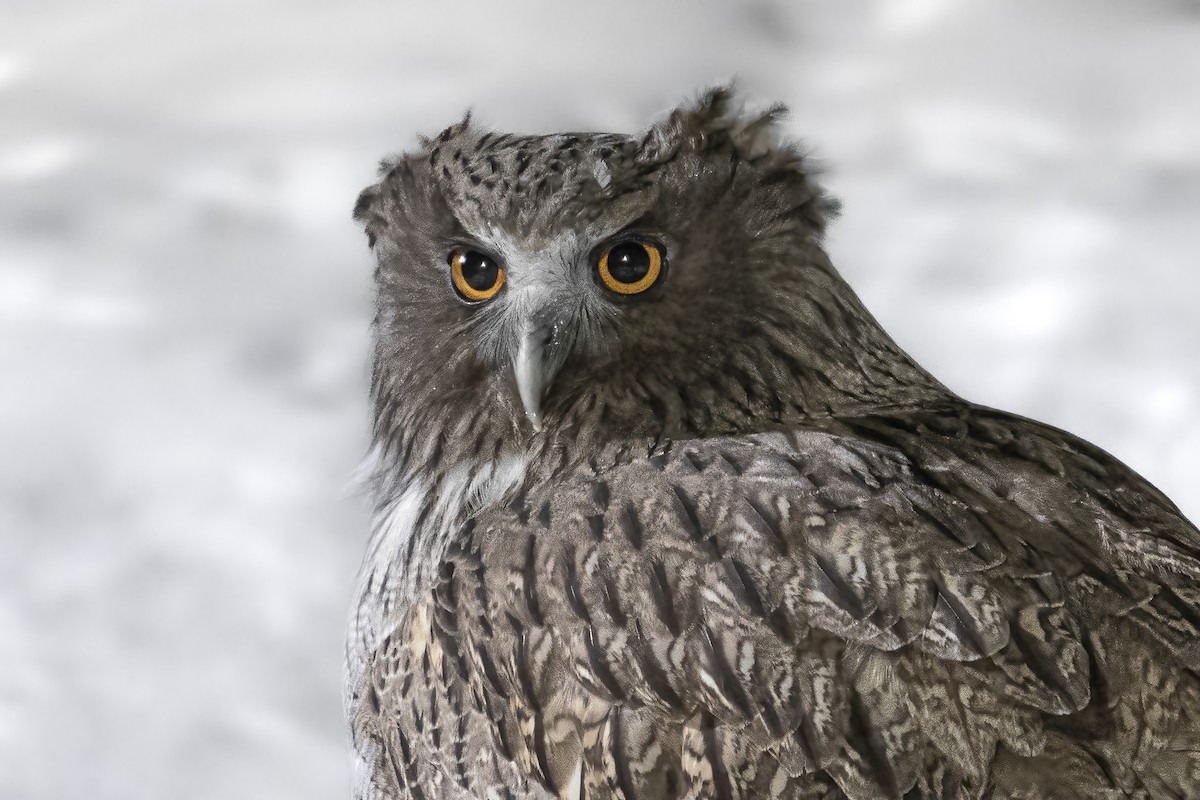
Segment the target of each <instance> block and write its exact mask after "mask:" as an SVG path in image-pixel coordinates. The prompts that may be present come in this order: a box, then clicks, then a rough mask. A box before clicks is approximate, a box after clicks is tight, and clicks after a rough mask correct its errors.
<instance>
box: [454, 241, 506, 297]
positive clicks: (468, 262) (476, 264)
mask: <svg viewBox="0 0 1200 800" xmlns="http://www.w3.org/2000/svg"><path fill="white" fill-rule="evenodd" d="M446 261H447V262H448V263H449V264H450V280H451V282H452V283H453V284H454V290H455V291H456V292H458V294H459V296H460V297H461V298H462V299H464V300H466V301H468V302H471V303H478V302H480V301H482V300H490V299H491V298H493V297H495V296H496V292H498V291H500V287H501V286H503V285H504V270H503V269H502V268H501V266H500V265H499V264H497V263H496V261H495V260H494V259H492V258H491V257H490V256H486V255H484V254H483V253H481V252H479V251H478V250H467V249H465V248H460V249H456V250H452V251H450V255H449V257H447V259H446Z"/></svg>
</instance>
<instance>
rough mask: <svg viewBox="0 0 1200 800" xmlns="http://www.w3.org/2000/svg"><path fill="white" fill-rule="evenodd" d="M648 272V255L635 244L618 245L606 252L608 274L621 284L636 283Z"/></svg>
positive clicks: (642, 247) (642, 248)
mask: <svg viewBox="0 0 1200 800" xmlns="http://www.w3.org/2000/svg"><path fill="white" fill-rule="evenodd" d="M649 271H650V253H649V252H647V251H646V248H645V247H644V246H642V245H640V244H638V243H637V242H628V243H626V244H619V245H617V246H616V247H614V248H613V249H612V250H610V251H608V272H609V274H610V275H612V276H613V278H614V279H615V280H618V281H620V282H621V283H637V282H638V281H640V280H641V279H642V278H644V277H646V273H647V272H649Z"/></svg>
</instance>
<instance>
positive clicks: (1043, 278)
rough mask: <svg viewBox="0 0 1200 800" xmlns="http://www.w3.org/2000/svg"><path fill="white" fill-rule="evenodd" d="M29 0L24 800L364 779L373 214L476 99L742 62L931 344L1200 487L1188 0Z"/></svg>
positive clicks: (9, 376) (596, 104)
mask: <svg viewBox="0 0 1200 800" xmlns="http://www.w3.org/2000/svg"><path fill="white" fill-rule="evenodd" d="M18 5H20V6H21V8H20V10H17V9H16V8H14V6H18ZM251 9H252V11H251ZM568 9H569V10H568ZM0 13H2V16H3V23H2V24H0V797H4V798H14V800H18V799H20V798H84V797H86V798H96V799H104V798H113V799H114V800H115V799H117V798H120V799H121V800H137V799H138V798H159V797H173V798H179V799H180V800H186V799H188V798H274V797H281V798H282V797H288V798H308V797H311V798H318V797H322V798H329V797H340V796H345V793H346V789H345V787H346V769H345V759H344V755H343V747H344V741H343V728H342V722H341V718H340V709H339V699H338V694H339V687H338V682H339V658H340V656H339V652H340V639H341V634H342V625H343V620H344V616H345V614H344V610H345V607H346V603H347V597H348V593H349V588H350V584H351V580H352V576H353V572H354V569H355V567H356V564H357V560H358V558H359V556H360V553H361V550H362V547H363V543H364V538H365V533H366V531H365V526H364V524H363V519H362V517H363V512H362V510H361V509H359V508H358V507H356V506H355V505H354V504H353V503H349V502H346V501H344V500H342V499H341V498H340V496H339V493H340V491H341V487H342V485H343V483H344V477H345V476H346V474H347V473H348V472H349V470H350V468H351V466H352V464H353V463H354V461H355V459H356V457H357V456H358V454H359V452H360V451H361V449H362V447H363V430H364V415H365V407H364V403H363V399H362V396H363V386H364V380H365V378H364V372H365V367H364V361H365V342H366V337H365V328H366V322H367V318H368V307H369V303H370V295H369V286H368V280H367V279H368V274H369V269H370V266H369V263H368V254H367V250H366V247H365V243H364V241H363V239H362V237H361V235H360V233H359V232H358V231H357V230H356V229H355V227H354V226H353V225H352V224H351V222H350V220H349V215H348V210H349V207H350V205H351V203H352V201H353V198H354V196H355V194H356V192H357V190H358V188H360V187H361V186H362V185H364V184H366V183H367V182H368V181H369V180H370V179H371V177H372V174H373V170H374V163H375V160H376V159H377V157H378V156H380V155H381V154H383V153H384V152H386V151H390V150H396V149H401V148H404V147H406V146H408V145H410V144H411V143H412V142H413V141H414V138H415V135H416V133H417V132H434V131H436V130H438V129H439V128H440V127H441V126H443V125H444V124H446V123H447V122H449V121H451V120H453V119H454V118H456V117H457V116H458V115H459V114H460V113H461V112H462V111H463V109H464V108H466V107H467V106H468V105H473V106H474V107H475V109H476V113H477V115H478V118H479V119H481V120H484V121H486V122H488V123H490V124H492V125H494V126H496V127H498V128H511V129H516V130H526V131H549V130H554V129H561V128H573V129H597V128H600V129H614V130H633V129H636V128H637V127H639V126H640V125H641V124H642V123H643V122H644V121H645V120H646V118H647V117H648V116H649V115H651V114H653V113H655V112H658V111H660V110H661V109H663V108H665V107H667V106H668V105H669V104H671V103H672V102H674V101H675V100H676V99H677V98H679V97H680V96H682V95H684V94H687V93H690V92H691V91H693V90H694V89H695V88H697V87H699V86H701V85H703V84H705V83H709V82H712V81H715V80H720V79H723V78H725V77H728V76H731V75H735V74H736V75H738V76H740V77H741V79H742V83H743V85H744V86H745V88H746V89H747V90H748V91H749V92H751V93H752V94H753V95H754V96H756V97H759V98H763V99H776V98H778V99H782V100H785V101H787V102H789V103H790V104H791V105H792V107H793V109H794V112H795V113H794V119H793V122H792V127H793V130H794V132H795V133H797V134H799V135H802V136H803V137H805V138H806V139H807V141H808V142H809V143H810V144H811V145H812V147H813V148H814V150H815V151H816V153H817V154H818V155H819V156H820V157H821V158H822V159H823V160H824V161H825V162H826V163H827V165H828V167H829V170H830V172H829V176H828V181H829V183H830V184H831V185H832V187H833V189H834V190H835V192H836V193H838V194H840V195H841V196H842V197H843V198H844V199H845V201H846V214H845V217H844V218H843V220H842V221H841V222H839V223H838V224H837V226H836V228H835V229H834V231H833V234H832V238H831V241H830V248H831V250H832V252H833V256H834V260H835V262H836V263H838V264H839V265H840V267H841V269H842V270H843V272H844V273H845V274H846V275H847V277H848V278H849V279H850V280H851V282H852V283H853V284H854V285H855V286H856V287H857V288H858V289H859V290H860V292H861V294H862V295H863V297H864V299H865V300H866V302H867V304H868V305H869V306H870V307H871V308H873V309H874V310H875V311H876V312H877V314H878V316H879V317H880V318H881V319H882V320H883V322H884V323H885V325H886V326H887V327H888V328H889V329H890V330H892V331H893V332H894V333H895V334H896V336H897V338H898V339H899V340H900V342H901V343H902V344H904V345H905V346H907V347H908V348H909V349H910V350H911V351H912V352H914V354H915V355H916V356H917V357H918V359H919V360H921V361H922V362H924V363H925V364H926V365H927V366H929V367H930V368H931V369H932V370H933V371H934V372H935V373H936V374H938V375H939V376H941V377H942V378H943V379H944V380H945V381H946V382H947V383H948V384H949V385H950V386H951V387H953V388H954V389H956V390H958V391H960V392H961V393H962V394H964V395H966V396H968V397H970V398H972V399H976V400H979V401H982V402H986V403H988V404H991V405H995V406H999V407H1003V408H1008V409H1011V410H1015V411H1019V412H1021V413H1024V414H1028V415H1031V416H1035V417H1039V418H1042V419H1045V420H1048V421H1050V422H1053V423H1055V424H1057V425H1060V426H1063V427H1066V428H1069V429H1071V430H1074V431H1076V432H1078V433H1081V434H1083V435H1085V436H1086V437H1088V438H1091V439H1093V440H1094V441H1096V442H1098V443H1099V444H1101V445H1103V446H1104V447H1106V448H1108V449H1109V450H1111V451H1113V452H1114V453H1116V454H1117V455H1119V456H1120V457H1122V458H1123V459H1125V460H1126V461H1128V462H1129V463H1130V464H1132V465H1133V466H1134V467H1136V468H1137V469H1139V470H1141V471H1142V472H1143V473H1144V474H1145V475H1147V476H1148V477H1149V478H1150V479H1151V480H1153V481H1154V482H1155V483H1157V484H1158V485H1159V486H1160V487H1162V488H1163V489H1164V490H1166V491H1167V493H1168V494H1170V495H1171V496H1173V497H1174V498H1175V499H1176V501H1177V502H1178V503H1179V504H1180V506H1181V507H1183V508H1184V509H1185V511H1186V512H1187V513H1188V514H1189V515H1190V516H1191V517H1192V518H1193V519H1197V518H1200V490H1198V488H1197V487H1198V485H1200V355H1198V353H1200V313H1197V311H1196V306H1197V300H1198V299H1200V298H1198V295H1200V269H1198V268H1200V264H1198V263H1197V253H1200V145H1197V142H1200V103H1197V101H1196V98H1197V97H1200V6H1197V5H1196V3H1195V2H1194V0H1141V2H1138V3H1128V2H1125V3H1119V2H1115V1H1114V0H1108V1H1105V2H1102V1H1101V0H1055V2H1045V0H1037V1H1035V0H1021V1H1020V2H1012V1H1011V0H1010V1H1008V2H1002V1H1001V0H992V1H991V2H984V1H983V0H976V1H975V2H969V3H963V2H952V0H877V1H876V2H847V0H822V1H821V2H795V3H788V2H782V0H781V1H780V2H774V3H772V2H757V3H750V2H746V3H717V2H658V3H645V4H643V3H640V2H607V3H588V4H571V5H570V6H568V5H567V4H566V3H530V2H518V3H512V2H509V3H489V2H483V0H477V1H476V2H471V3H463V2H459V3H454V4H441V5H433V4H429V5H425V4H408V5H404V4H400V3H396V2H393V3H390V4H383V3H359V4H354V5H353V7H351V4H335V3H325V4H318V3H315V2H304V3H296V2H284V0H262V1H261V2H258V3H255V4H253V5H251V4H248V3H244V2H234V1H233V0H206V2H203V3H201V2H175V3H151V2H149V0H139V1H138V2H130V1H129V0H126V1H125V2H120V1H118V2H109V3H103V4H99V3H84V2H81V1H79V0H75V1H74V2H44V3H39V4H31V3H28V4H8V5H7V6H6V7H5V8H4V10H3V11H2V12H0Z"/></svg>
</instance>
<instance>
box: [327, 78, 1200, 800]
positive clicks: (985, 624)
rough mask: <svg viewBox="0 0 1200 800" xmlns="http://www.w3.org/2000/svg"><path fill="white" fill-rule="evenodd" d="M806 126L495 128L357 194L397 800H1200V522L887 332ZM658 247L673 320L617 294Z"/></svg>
mask: <svg viewBox="0 0 1200 800" xmlns="http://www.w3.org/2000/svg"><path fill="white" fill-rule="evenodd" d="M781 111H782V109H781V108H779V107H772V108H770V109H768V110H766V111H765V112H763V113H761V114H758V115H751V116H750V117H744V116H742V115H740V114H738V113H737V112H736V110H734V108H733V103H732V97H731V95H730V93H729V92H728V91H727V90H723V89H718V90H714V91H712V92H709V93H707V94H706V95H705V96H704V97H703V98H702V99H701V100H700V101H699V103H697V104H696V105H694V106H689V107H683V108H680V109H677V110H676V111H674V112H672V113H671V114H670V115H669V117H667V118H666V119H665V120H663V121H662V122H660V123H659V124H657V125H654V126H652V127H651V128H650V129H649V130H648V131H646V132H645V133H643V134H640V135H638V136H621V135H614V134H556V135H551V136H513V135H509V134H497V133H494V132H491V131H483V130H480V129H478V128H476V127H475V126H473V125H472V124H471V122H470V120H469V119H467V120H463V121H462V122H461V123H458V124H456V125H453V126H451V127H450V128H448V129H446V130H445V131H444V132H443V133H442V134H440V135H439V136H437V137H436V138H434V139H430V140H427V141H424V142H423V143H422V148H421V150H419V151H418V152H415V153H412V154H409V155H405V156H401V157H399V158H397V159H394V160H390V161H387V162H385V164H384V165H383V168H382V172H381V177H380V180H379V181H378V182H377V183H376V184H374V185H373V186H371V187H369V188H368V189H366V190H365V191H364V192H363V194H362V195H361V197H360V199H359V203H358V205H357V207H356V209H355V215H356V217H357V218H358V219H359V220H360V221H362V222H363V223H364V225H365V227H366V229H367V233H368V238H369V241H370V242H371V244H372V246H373V248H374V250H375V253H376V257H377V264H378V266H377V270H376V283H377V286H378V290H379V292H378V313H377V317H376V320H375V329H374V332H375V352H374V369H373V381H372V393H373V398H372V399H373V403H374V412H375V413H374V438H375V450H374V451H373V452H374V463H373V466H372V468H371V469H370V470H369V473H370V474H369V476H368V477H369V480H368V483H369V485H370V489H371V492H372V495H373V499H374V500H375V503H376V508H377V511H378V518H377V521H376V529H375V532H374V537H373V539H372V544H371V546H370V547H369V549H368V555H367V560H366V562H365V564H364V569H363V573H362V579H361V581H360V586H359V593H358V596H357V597H356V602H355V614H354V619H353V625H352V628H351V635H350V637H349V642H348V659H347V661H348V668H349V669H348V687H347V688H348V711H349V714H350V719H351V728H352V733H353V739H354V747H355V753H356V759H357V760H356V764H357V774H356V791H357V796H358V797H359V798H361V799H362V800H398V799H399V798H406V799H407V798H412V799H413V800H433V798H438V799H439V800H441V799H442V798H446V799H447V800H454V799H455V798H486V800H526V799H537V800H543V799H544V800H552V799H553V798H561V800H584V799H585V798H587V799H589V800H601V799H607V798H612V800H662V799H665V798H694V799H695V800H700V799H701V798H704V799H705V800H708V799H709V798H712V799H713V800H749V798H779V799H780V800H785V799H786V800H800V799H803V800H880V799H883V798H888V799H890V798H904V800H923V799H925V798H929V799H930V800H932V799H933V798H937V799H938V800H1042V799H1043V798H1062V799H1064V800H1066V799H1067V798H1080V799H1082V798H1107V799H1109V800H1130V799H1131V798H1137V799H1138V800H1184V799H1185V798H1196V797H1200V532H1198V531H1197V530H1196V528H1195V527H1193V526H1192V525H1191V524H1190V523H1188V522H1187V521H1186V520H1185V519H1183V517H1182V516H1181V515H1180V513H1179V511H1178V510H1177V509H1176V508H1175V507H1174V506H1173V505H1172V504H1171V502H1170V501H1169V500H1168V499H1167V498H1165V497H1163V496H1162V494H1160V493H1159V492H1158V491H1157V490H1155V489H1154V488H1153V487H1152V486H1150V485H1149V484H1148V483H1146V482H1145V481H1144V480H1142V479H1141V478H1140V477H1139V476H1137V475H1136V474H1134V473H1133V472H1132V471H1131V470H1129V469H1128V468H1126V467H1125V466H1124V465H1122V464H1121V463H1120V462H1118V461H1117V460H1116V459H1114V458H1112V457H1111V456H1109V455H1108V454H1106V453H1104V452H1102V451H1101V450H1099V449H1097V448H1095V447H1093V446H1091V445H1089V444H1087V443H1086V442H1083V441H1081V440H1079V439H1077V438H1075V437H1073V436H1071V435H1069V434H1066V433H1064V432H1062V431H1058V430H1055V429H1052V428H1049V427H1047V426H1044V425H1040V424H1038V423H1036V422H1032V421H1030V420H1025V419H1021V418H1019V417H1015V416H1012V415H1008V414H1004V413H1001V412H996V411H991V410H988V409H985V408H982V407H979V406H976V405H972V404H970V403H968V402H966V401H964V400H961V399H959V398H957V397H955V396H954V395H953V394H952V393H951V392H950V391H949V390H947V389H946V388H945V387H944V386H942V385H941V384H940V383H938V381H937V380H936V379H935V378H933V377H932V376H931V375H929V374H928V373H927V372H926V371H925V370H923V369H922V368H921V367H920V366H919V365H918V364H916V362H914V361H913V360H912V359H911V358H910V357H909V356H907V355H906V354H905V353H904V352H903V351H902V350H901V349H900V348H899V347H898V346H897V345H896V343H895V342H893V341H892V340H891V339H890V337H888V335H887V334H886V332H884V331H883V330H882V328H880V327H879V325H878V323H877V322H875V320H874V319H872V318H871V315H870V314H869V313H868V312H867V310H866V309H865V308H864V307H863V305H862V304H861V302H860V301H859V300H858V298H857V297H856V296H855V295H854V293H853V291H852V290H851V289H850V288H849V287H848V286H847V285H846V284H845V282H844V281H843V280H842V279H841V278H840V276H838V274H837V272H836V271H835V270H834V268H833V266H832V265H831V264H830V263H829V261H828V258H827V256H826V255H825V253H824V252H823V250H822V249H821V236H822V234H823V231H824V229H825V226H826V223H827V221H828V219H829V218H830V216H832V214H833V213H834V212H835V210H836V203H834V202H833V201H832V200H830V199H829V198H828V196H827V195H825V194H824V192H823V191H822V190H821V189H820V187H819V186H818V185H817V183H816V181H815V179H814V176H813V174H812V170H811V168H810V166H809V164H808V160H807V159H806V158H805V157H804V156H803V154H802V153H801V152H800V151H799V150H798V148H797V147H796V146H794V145H792V144H789V143H787V142H786V141H783V140H782V139H781V138H780V137H779V136H778V134H777V133H776V132H775V131H774V128H773V125H774V123H775V121H776V120H778V119H779V117H780V115H781ZM630 235H637V236H643V237H646V239H647V240H648V241H650V240H652V241H654V242H655V243H656V244H655V246H656V247H659V246H661V248H662V252H663V253H665V254H666V258H667V260H668V261H669V262H670V264H669V268H668V270H667V272H668V273H669V276H668V277H667V278H666V283H665V284H663V291H662V292H661V294H657V295H654V294H653V292H649V293H648V295H649V296H648V297H647V298H646V299H645V301H644V302H641V301H638V302H632V301H631V302H625V300H622V299H614V298H612V297H609V296H607V295H605V294H604V290H603V289H601V288H600V287H598V286H597V285H596V284H595V282H594V281H593V280H592V275H591V272H590V270H591V264H592V263H593V262H592V259H593V257H594V253H595V252H596V250H597V248H603V247H605V246H607V244H606V243H610V244H611V243H612V242H615V241H624V239H623V238H622V237H627V236H630ZM451 247H471V248H477V249H479V250H480V251H484V250H486V251H487V252H488V253H489V255H488V257H489V258H493V259H494V260H495V261H496V262H497V264H499V263H501V262H502V263H503V265H504V266H503V268H504V269H505V274H506V276H507V277H506V282H505V284H504V288H503V289H502V290H500V291H499V292H498V293H497V294H496V295H495V297H494V299H492V300H489V301H487V302H486V303H463V302H462V301H460V300H459V299H458V298H457V297H456V296H455V294H454V293H453V291H452V290H451V288H450V284H449V282H448V278H447V275H446V273H445V270H444V269H443V267H444V265H445V263H446V257H447V249H448V248H451ZM625 299H626V300H627V299H629V298H625ZM531 353H535V354H536V356H530V355H529V354H531ZM546 353H549V354H550V355H545V354H546ZM543 356H545V357H543ZM530 359H532V360H530ZM518 364H519V365H522V366H521V370H523V372H522V373H521V374H524V375H526V377H527V378H528V377H529V376H536V377H537V379H538V381H541V382H543V383H546V384H547V385H548V386H550V388H549V389H545V391H544V393H545V397H544V398H543V397H542V396H541V395H537V394H536V392H535V396H533V402H534V403H535V404H536V405H537V406H538V408H537V409H536V413H531V409H530V406H529V402H528V401H529V393H530V392H531V391H534V390H532V389H530V388H529V387H530V386H531V385H532V383H530V382H529V381H526V383H525V384H522V385H523V386H524V387H525V391H521V390H520V389H521V387H520V386H518V387H517V389H518V390H517V391H514V387H513V385H512V378H513V376H516V374H517V371H518V370H517V365H518ZM517 380H518V382H519V381H520V379H517ZM530 380H532V378H530ZM551 384H552V385H551ZM538 385H539V386H540V385H541V384H540V383H539V384H538ZM543 401H544V402H543Z"/></svg>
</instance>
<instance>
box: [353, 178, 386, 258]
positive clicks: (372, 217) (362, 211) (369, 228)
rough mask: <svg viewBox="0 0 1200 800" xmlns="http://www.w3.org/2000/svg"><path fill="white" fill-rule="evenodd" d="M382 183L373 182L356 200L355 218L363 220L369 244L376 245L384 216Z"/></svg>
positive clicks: (369, 245)
mask: <svg viewBox="0 0 1200 800" xmlns="http://www.w3.org/2000/svg"><path fill="white" fill-rule="evenodd" d="M380 194H381V191H380V185H379V184H378V183H375V184H371V185H370V186H368V187H367V188H366V189H363V190H362V192H360V193H359V195H358V200H356V201H355V202H354V219H355V220H357V221H358V222H361V223H362V225H363V228H364V229H365V230H366V232H367V246H368V247H374V246H375V239H376V237H377V236H378V234H379V231H380V226H381V225H382V224H383V217H382V216H381V215H380V213H379V198H380Z"/></svg>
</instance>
